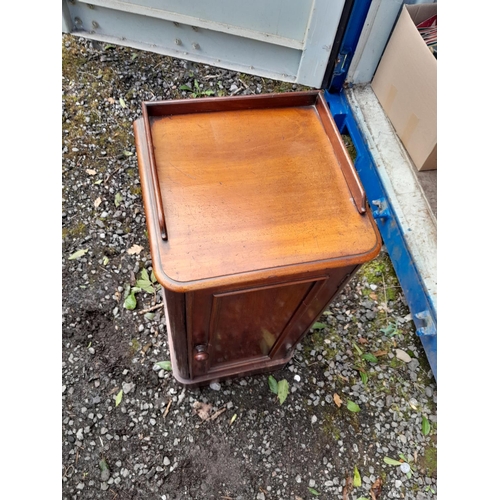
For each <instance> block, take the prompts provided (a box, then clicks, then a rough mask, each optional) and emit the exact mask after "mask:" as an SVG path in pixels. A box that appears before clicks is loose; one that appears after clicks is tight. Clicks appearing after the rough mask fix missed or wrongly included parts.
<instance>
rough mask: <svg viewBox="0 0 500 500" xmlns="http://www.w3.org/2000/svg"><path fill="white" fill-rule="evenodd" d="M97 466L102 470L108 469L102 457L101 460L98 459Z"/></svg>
mask: <svg viewBox="0 0 500 500" xmlns="http://www.w3.org/2000/svg"><path fill="white" fill-rule="evenodd" d="M99 468H100V469H101V470H102V471H105V470H109V466H108V464H107V462H106V460H105V459H104V458H103V459H101V460H99Z"/></svg>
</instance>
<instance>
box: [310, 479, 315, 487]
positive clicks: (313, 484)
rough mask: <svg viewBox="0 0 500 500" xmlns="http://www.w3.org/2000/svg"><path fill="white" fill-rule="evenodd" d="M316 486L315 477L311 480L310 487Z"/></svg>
mask: <svg viewBox="0 0 500 500" xmlns="http://www.w3.org/2000/svg"><path fill="white" fill-rule="evenodd" d="M315 486H316V481H315V480H314V479H310V480H309V488H314V487H315Z"/></svg>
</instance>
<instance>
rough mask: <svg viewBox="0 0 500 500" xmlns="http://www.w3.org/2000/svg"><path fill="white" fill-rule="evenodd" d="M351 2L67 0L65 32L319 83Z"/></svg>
mask: <svg viewBox="0 0 500 500" xmlns="http://www.w3.org/2000/svg"><path fill="white" fill-rule="evenodd" d="M343 7H344V0H253V1H252V2H248V1H247V0H212V1H211V2H206V1H205V0H191V1H190V2H186V1H183V0H169V1H164V0H163V1H162V0H128V1H123V0H80V1H77V0H63V31H64V32H69V33H73V34H75V35H79V36H84V37H88V38H91V39H94V40H98V41H103V42H107V43H114V44H118V45H126V46H130V47H134V48H138V49H143V50H148V51H152V52H158V53H161V54H165V55H170V56H173V57H179V58H182V59H187V60H191V61H196V62H201V63H205V64H211V65H214V66H217V67H223V68H228V69H233V70H237V71H242V72H245V73H250V74H255V75H260V76H264V77H269V78H276V79H279V80H284V81H289V82H296V83H300V84H303V85H309V86H311V87H316V88H319V87H320V86H321V82H322V79H323V75H324V73H325V69H326V66H327V64H328V60H329V57H330V52H331V49H332V44H333V40H334V37H335V34H336V31H337V26H338V23H339V20H340V16H341V13H342V9H343Z"/></svg>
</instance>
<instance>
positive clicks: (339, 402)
mask: <svg viewBox="0 0 500 500" xmlns="http://www.w3.org/2000/svg"><path fill="white" fill-rule="evenodd" d="M333 400H334V401H335V404H336V405H337V406H338V407H339V408H340V407H341V406H342V400H341V399H340V396H339V395H338V394H337V393H335V394H334V395H333Z"/></svg>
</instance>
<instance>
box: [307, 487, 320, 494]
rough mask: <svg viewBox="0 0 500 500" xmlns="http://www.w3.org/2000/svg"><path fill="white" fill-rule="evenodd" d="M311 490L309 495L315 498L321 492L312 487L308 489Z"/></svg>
mask: <svg viewBox="0 0 500 500" xmlns="http://www.w3.org/2000/svg"><path fill="white" fill-rule="evenodd" d="M307 489H308V490H309V493H311V495H314V496H319V491H316V490H315V489H314V488H311V487H310V486H309V487H308V488H307Z"/></svg>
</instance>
